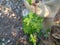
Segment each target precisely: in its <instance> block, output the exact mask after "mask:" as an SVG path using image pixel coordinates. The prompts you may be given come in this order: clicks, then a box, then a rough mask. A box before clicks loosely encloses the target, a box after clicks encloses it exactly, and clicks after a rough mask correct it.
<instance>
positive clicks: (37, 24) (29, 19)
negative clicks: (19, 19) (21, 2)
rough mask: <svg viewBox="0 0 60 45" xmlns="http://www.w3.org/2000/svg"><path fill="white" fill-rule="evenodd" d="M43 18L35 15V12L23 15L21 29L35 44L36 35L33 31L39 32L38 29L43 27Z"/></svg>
mask: <svg viewBox="0 0 60 45" xmlns="http://www.w3.org/2000/svg"><path fill="white" fill-rule="evenodd" d="M43 20H44V18H43V17H39V16H37V15H36V14H35V13H32V12H30V13H29V14H28V15H27V16H24V17H23V31H24V33H25V34H29V35H30V39H31V42H32V43H33V44H34V45H36V44H35V43H36V36H37V35H34V34H35V33H39V31H40V30H41V29H42V28H43V26H42V23H43Z"/></svg>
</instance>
